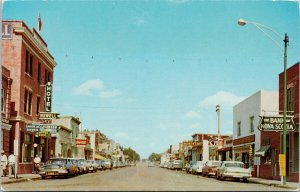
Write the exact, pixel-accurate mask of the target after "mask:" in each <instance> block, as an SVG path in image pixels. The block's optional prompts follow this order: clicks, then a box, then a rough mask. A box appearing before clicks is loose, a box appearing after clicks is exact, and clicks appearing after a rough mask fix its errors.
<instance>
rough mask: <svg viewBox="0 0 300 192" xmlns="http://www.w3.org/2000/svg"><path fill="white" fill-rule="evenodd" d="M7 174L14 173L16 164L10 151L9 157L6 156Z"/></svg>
mask: <svg viewBox="0 0 300 192" xmlns="http://www.w3.org/2000/svg"><path fill="white" fill-rule="evenodd" d="M8 166H9V167H8V176H9V177H12V176H13V177H14V175H15V168H16V167H15V166H16V157H15V155H14V154H13V153H12V154H11V155H10V156H9V157H8Z"/></svg>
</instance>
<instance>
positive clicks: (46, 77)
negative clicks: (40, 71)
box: [44, 69, 48, 85]
mask: <svg viewBox="0 0 300 192" xmlns="http://www.w3.org/2000/svg"><path fill="white" fill-rule="evenodd" d="M47 82H48V71H47V69H45V82H44V83H45V85H46V84H47Z"/></svg>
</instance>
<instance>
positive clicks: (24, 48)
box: [2, 20, 56, 174]
mask: <svg viewBox="0 0 300 192" xmlns="http://www.w3.org/2000/svg"><path fill="white" fill-rule="evenodd" d="M2 29H3V32H2V65H3V66H5V67H6V68H7V69H8V70H9V71H10V76H11V78H12V79H14V83H13V84H12V86H11V111H10V119H9V124H10V125H12V131H11V141H10V146H11V147H10V151H9V153H15V154H17V155H18V158H17V173H19V174H22V173H30V172H31V171H32V169H33V157H34V156H35V154H39V155H40V156H42V160H47V158H48V157H49V156H50V154H49V153H48V151H49V147H50V146H49V145H50V144H49V143H50V142H49V139H50V138H51V137H49V136H46V137H44V136H38V137H36V136H35V133H33V132H28V131H27V130H26V125H27V124H32V123H38V122H39V119H38V114H39V112H40V111H44V99H45V97H44V94H45V91H44V88H45V87H44V85H45V84H46V83H47V82H52V80H53V69H54V67H55V66H56V62H55V60H54V58H53V56H52V55H51V54H50V53H49V52H48V48H47V44H46V42H45V41H44V40H43V39H42V37H41V36H40V35H39V34H38V32H37V31H36V30H35V29H34V28H32V29H29V28H28V27H27V25H26V24H25V23H24V22H23V21H16V20H4V21H2ZM34 143H35V144H37V145H33V144H34ZM15 146H16V147H15ZM34 146H37V147H34Z"/></svg>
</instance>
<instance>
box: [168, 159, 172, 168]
mask: <svg viewBox="0 0 300 192" xmlns="http://www.w3.org/2000/svg"><path fill="white" fill-rule="evenodd" d="M172 166H173V161H169V163H168V166H167V169H172Z"/></svg>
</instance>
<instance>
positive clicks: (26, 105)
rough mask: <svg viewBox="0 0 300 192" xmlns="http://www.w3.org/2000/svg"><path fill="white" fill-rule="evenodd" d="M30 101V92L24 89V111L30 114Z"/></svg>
mask: <svg viewBox="0 0 300 192" xmlns="http://www.w3.org/2000/svg"><path fill="white" fill-rule="evenodd" d="M31 102H32V93H31V92H30V91H29V90H27V89H25V95H24V113H26V114H28V115H31Z"/></svg>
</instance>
